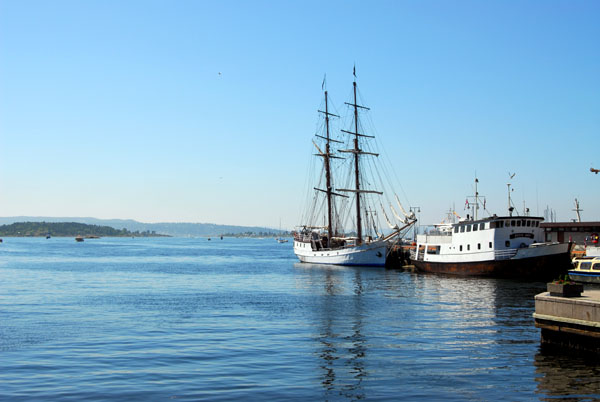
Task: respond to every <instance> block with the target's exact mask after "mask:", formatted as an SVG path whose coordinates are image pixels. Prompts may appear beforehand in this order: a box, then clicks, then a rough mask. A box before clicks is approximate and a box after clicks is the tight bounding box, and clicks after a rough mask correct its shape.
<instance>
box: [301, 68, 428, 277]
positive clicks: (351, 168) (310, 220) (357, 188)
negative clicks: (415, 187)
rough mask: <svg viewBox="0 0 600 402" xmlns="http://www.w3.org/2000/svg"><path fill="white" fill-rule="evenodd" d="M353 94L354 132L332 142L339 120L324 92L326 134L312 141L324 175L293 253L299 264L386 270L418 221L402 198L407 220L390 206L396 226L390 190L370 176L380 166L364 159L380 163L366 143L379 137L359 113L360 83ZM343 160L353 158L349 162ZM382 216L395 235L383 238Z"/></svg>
mask: <svg viewBox="0 0 600 402" xmlns="http://www.w3.org/2000/svg"><path fill="white" fill-rule="evenodd" d="M354 76H355V77H356V74H354ZM324 84H325V81H323V85H324ZM353 93H354V97H353V101H352V102H351V103H346V105H348V106H349V107H350V109H351V112H352V113H351V115H352V124H351V128H349V129H348V130H341V132H342V133H345V134H344V135H342V136H340V137H336V138H333V136H332V133H331V130H330V118H335V117H339V116H338V115H336V114H334V113H331V112H330V111H329V103H328V93H327V91H326V90H325V91H324V95H325V103H324V110H319V112H320V113H321V114H322V116H323V117H324V124H323V125H322V129H323V132H322V133H320V134H317V135H316V139H315V140H313V144H314V146H315V148H316V150H317V153H316V154H315V156H317V157H318V158H321V159H322V164H321V163H320V165H321V167H320V170H321V174H319V175H318V177H316V180H317V181H316V183H315V186H311V191H312V190H313V189H314V191H315V192H314V196H313V197H312V203H311V204H310V205H308V206H307V211H306V212H305V217H304V218H303V220H304V223H303V224H302V225H300V226H299V230H297V231H295V232H294V233H293V234H294V253H295V254H296V256H297V257H298V259H299V260H300V261H301V262H306V263H313V264H335V265H362V266H384V265H385V264H386V257H387V254H388V250H389V246H390V243H391V242H392V241H393V240H394V239H398V238H399V234H400V233H401V232H402V231H403V230H407V229H408V228H409V227H410V226H412V225H413V224H414V223H415V222H416V219H415V217H414V214H412V215H408V214H406V212H405V210H404V208H402V205H401V204H400V201H399V200H398V197H396V200H395V201H396V202H397V204H398V207H399V208H400V210H401V211H402V213H403V214H404V217H403V218H401V217H400V216H399V214H397V213H396V211H395V210H394V209H393V206H392V205H391V203H390V200H389V199H386V203H389V205H390V210H391V212H393V215H394V217H396V219H398V221H399V223H396V224H394V223H392V222H391V221H390V219H389V218H388V215H387V214H386V212H385V209H384V208H383V202H382V200H383V199H384V198H383V197H385V196H389V195H391V193H392V192H386V191H383V187H386V188H391V186H390V187H388V186H385V185H384V184H383V183H382V182H381V176H382V175H381V174H380V173H378V174H376V175H374V174H373V172H369V171H368V170H369V169H368V168H370V169H377V167H376V164H375V163H374V162H373V161H372V160H369V161H367V160H366V159H365V158H376V157H378V156H379V154H378V153H377V152H373V151H374V149H373V148H372V145H370V144H369V141H368V140H369V139H372V138H375V137H373V136H371V135H366V134H365V133H364V132H363V127H362V125H361V124H360V123H359V111H361V112H364V111H366V110H369V108H367V107H365V106H363V105H360V104H359V103H358V98H357V86H356V80H354V82H353ZM317 142H319V143H320V144H318V143H317ZM343 144H346V149H337V150H334V146H335V147H337V146H343ZM319 145H320V146H319ZM344 155H350V156H349V157H347V158H346V157H344ZM344 173H346V175H344ZM377 180H380V182H379V183H380V185H381V187H382V188H379V189H374V188H370V186H373V185H374V183H377ZM384 194H385V196H384ZM377 211H380V213H379V214H378V213H377ZM381 216H383V217H384V218H385V221H386V223H387V224H388V226H389V228H390V229H391V232H388V233H384V231H383V230H382V229H381V228H380V227H379V226H380V225H379V217H381ZM345 228H346V230H345Z"/></svg>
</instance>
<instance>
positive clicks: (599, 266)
mask: <svg viewBox="0 0 600 402" xmlns="http://www.w3.org/2000/svg"><path fill="white" fill-rule="evenodd" d="M592 269H593V270H596V271H600V262H597V263H595V264H594V265H592Z"/></svg>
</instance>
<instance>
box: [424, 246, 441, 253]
mask: <svg viewBox="0 0 600 402" xmlns="http://www.w3.org/2000/svg"><path fill="white" fill-rule="evenodd" d="M439 253H440V246H427V254H439Z"/></svg>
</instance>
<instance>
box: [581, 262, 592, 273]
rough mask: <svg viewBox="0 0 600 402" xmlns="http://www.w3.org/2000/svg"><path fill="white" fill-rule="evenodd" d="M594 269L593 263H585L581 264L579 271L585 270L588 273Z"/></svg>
mask: <svg viewBox="0 0 600 402" xmlns="http://www.w3.org/2000/svg"><path fill="white" fill-rule="evenodd" d="M591 267H592V262H591V261H584V262H580V263H579V269H585V270H586V271H587V270H588V269H590V268H591Z"/></svg>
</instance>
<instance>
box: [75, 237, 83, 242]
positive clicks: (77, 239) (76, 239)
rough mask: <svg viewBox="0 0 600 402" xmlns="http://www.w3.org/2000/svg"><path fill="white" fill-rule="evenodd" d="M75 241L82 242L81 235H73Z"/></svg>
mask: <svg viewBox="0 0 600 402" xmlns="http://www.w3.org/2000/svg"><path fill="white" fill-rule="evenodd" d="M75 241H76V242H82V241H83V236H76V237H75Z"/></svg>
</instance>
